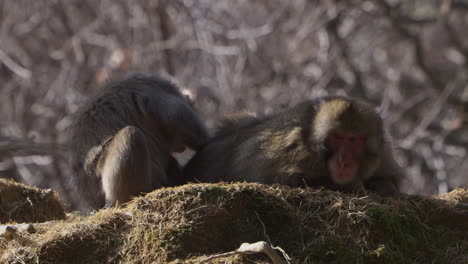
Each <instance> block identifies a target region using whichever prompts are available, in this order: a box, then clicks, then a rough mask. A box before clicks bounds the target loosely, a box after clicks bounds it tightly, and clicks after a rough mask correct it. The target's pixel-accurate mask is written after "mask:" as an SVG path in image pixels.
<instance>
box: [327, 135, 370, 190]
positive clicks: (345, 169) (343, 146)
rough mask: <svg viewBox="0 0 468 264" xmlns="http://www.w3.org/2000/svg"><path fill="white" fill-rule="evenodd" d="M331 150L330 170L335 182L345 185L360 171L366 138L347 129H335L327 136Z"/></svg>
mask: <svg viewBox="0 0 468 264" xmlns="http://www.w3.org/2000/svg"><path fill="white" fill-rule="evenodd" d="M326 145H327V146H328V149H329V150H330V153H331V155H330V157H329V159H328V162H327V163H328V164H327V165H328V171H329V173H330V176H331V178H332V180H333V182H335V183H337V184H340V185H344V184H348V183H350V182H352V181H353V180H354V179H355V178H356V174H357V173H358V171H359V164H360V161H361V159H362V156H363V153H364V148H365V145H366V138H365V137H364V136H362V135H359V134H357V133H352V132H346V131H333V132H331V133H330V134H329V136H328V137H327V138H326Z"/></svg>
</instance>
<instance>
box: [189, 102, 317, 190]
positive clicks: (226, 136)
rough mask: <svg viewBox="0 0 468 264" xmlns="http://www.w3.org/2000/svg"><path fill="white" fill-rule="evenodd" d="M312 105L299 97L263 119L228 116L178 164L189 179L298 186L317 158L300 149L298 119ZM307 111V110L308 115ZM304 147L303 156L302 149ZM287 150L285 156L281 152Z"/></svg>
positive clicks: (302, 138)
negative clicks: (208, 139) (235, 119)
mask: <svg viewBox="0 0 468 264" xmlns="http://www.w3.org/2000/svg"><path fill="white" fill-rule="evenodd" d="M314 111H316V107H315V106H314V103H312V102H304V103H302V104H299V105H297V106H296V107H293V108H291V109H288V110H286V111H284V112H280V113H277V114H274V115H270V116H266V117H263V118H251V119H250V120H246V119H241V120H239V121H238V123H237V124H238V125H237V126H236V123H235V122H232V121H229V122H228V124H227V126H224V127H221V129H220V130H219V131H218V133H217V135H216V136H215V137H214V138H213V139H212V140H211V142H209V143H208V144H207V145H206V146H205V147H204V148H203V149H202V150H200V151H199V152H198V153H197V154H196V155H195V156H194V157H193V158H192V160H191V161H190V162H189V163H188V164H187V166H186V167H185V169H184V173H185V174H186V177H187V178H188V179H189V180H191V181H195V182H196V181H200V182H217V181H220V180H222V181H226V182H231V181H247V182H262V183H281V184H287V185H293V186H298V185H303V184H304V179H303V178H304V177H308V175H307V174H310V173H314V172H313V171H308V170H307V169H308V167H309V164H311V162H312V163H315V161H314V160H317V159H320V157H314V156H313V155H310V153H309V152H308V150H306V148H307V146H306V141H307V140H308V133H309V131H307V129H305V128H304V126H303V124H304V122H309V120H305V118H306V116H309V115H308V114H304V113H305V112H310V113H313V112H314ZM311 115H312V114H311ZM305 152H307V155H304V153H305ZM285 154H287V155H285Z"/></svg>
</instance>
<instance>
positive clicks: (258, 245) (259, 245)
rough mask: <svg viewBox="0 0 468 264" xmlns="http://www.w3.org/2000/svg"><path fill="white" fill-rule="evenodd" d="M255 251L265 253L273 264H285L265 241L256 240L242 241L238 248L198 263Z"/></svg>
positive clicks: (254, 252) (255, 252)
mask: <svg viewBox="0 0 468 264" xmlns="http://www.w3.org/2000/svg"><path fill="white" fill-rule="evenodd" d="M257 253H264V254H267V255H268V257H269V258H270V259H271V260H272V261H273V264H285V262H284V260H283V259H282V258H281V257H280V256H278V254H276V252H275V250H274V249H273V248H272V247H271V246H270V245H269V244H268V243H267V242H265V241H258V242H255V243H243V244H242V245H241V246H240V247H239V248H238V249H236V250H234V251H231V252H226V253H221V254H216V255H211V256H209V257H207V258H206V259H204V260H202V261H201V262H200V263H207V262H208V261H210V260H213V259H216V258H221V257H227V256H231V255H236V254H240V255H250V254H257Z"/></svg>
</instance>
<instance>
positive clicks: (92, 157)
mask: <svg viewBox="0 0 468 264" xmlns="http://www.w3.org/2000/svg"><path fill="white" fill-rule="evenodd" d="M207 140H208V134H207V132H206V130H205V127H204V126H203V124H202V122H201V121H200V120H199V119H198V116H197V114H196V113H195V111H194V110H193V108H192V106H191V104H190V102H188V101H187V100H186V98H184V96H183V95H182V94H181V93H180V92H179V91H178V89H177V88H176V87H175V86H174V85H172V84H171V83H169V82H167V81H165V80H163V79H160V78H158V77H153V76H149V75H146V74H133V75H131V76H129V77H128V78H126V79H124V80H121V81H118V82H115V83H111V84H109V85H108V86H107V87H105V88H103V89H102V91H101V92H100V93H99V94H98V95H96V96H95V97H93V98H92V99H91V100H90V101H89V102H88V103H87V104H86V105H84V106H83V107H82V108H81V109H80V111H78V113H77V114H76V115H75V118H74V121H73V124H72V126H71V146H72V152H73V153H72V168H73V172H74V177H73V179H74V185H75V186H77V188H79V193H80V194H81V195H82V198H83V202H84V204H85V205H84V208H82V209H84V210H86V209H87V208H93V209H97V208H100V207H102V206H104V204H106V205H108V206H112V205H115V204H122V203H125V202H127V201H128V200H129V199H130V197H132V196H135V195H138V194H140V193H141V192H148V191H151V190H154V189H156V188H159V187H162V186H174V185H178V184H182V183H184V182H185V180H184V178H183V176H182V173H181V169H180V167H179V165H178V163H177V161H176V160H175V159H174V158H173V157H172V156H171V155H170V153H171V152H179V151H183V150H184V148H185V147H190V148H192V149H195V150H198V149H200V148H201V147H202V146H203V145H204V144H205V143H206V142H207Z"/></svg>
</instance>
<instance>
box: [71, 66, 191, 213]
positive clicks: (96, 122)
mask: <svg viewBox="0 0 468 264" xmlns="http://www.w3.org/2000/svg"><path fill="white" fill-rule="evenodd" d="M174 96H176V97H182V95H181V94H180V92H179V91H178V89H177V88H176V87H175V86H173V85H172V84H171V83H169V82H167V81H165V80H163V79H159V78H157V77H152V76H149V75H145V74H134V75H132V76H129V77H128V78H126V79H124V80H121V81H117V82H111V83H109V84H108V85H107V86H106V87H103V88H102V89H101V90H100V91H99V92H98V93H97V94H96V95H95V96H94V97H92V98H91V99H90V100H89V101H88V102H87V103H86V104H84V105H83V107H81V108H80V109H79V110H78V111H77V113H76V114H75V115H74V117H73V120H72V125H71V127H70V134H71V135H70V136H71V137H70V146H71V150H72V152H71V165H72V170H73V173H74V179H75V182H74V184H76V185H77V187H78V189H80V193H82V194H83V195H85V196H89V197H85V199H87V200H89V202H90V203H91V206H92V207H95V208H97V207H100V206H101V204H102V201H101V200H102V199H101V197H98V198H96V194H99V193H101V187H100V186H101V184H100V180H99V178H98V177H96V175H92V174H93V172H94V171H95V168H94V167H92V168H91V169H90V170H86V167H88V166H96V163H97V161H96V160H92V159H93V157H96V159H97V157H99V155H100V151H102V150H101V149H100V147H102V146H103V144H104V142H106V141H108V140H109V139H111V138H112V137H113V136H114V135H115V134H116V133H117V132H118V131H120V130H121V129H123V128H124V127H126V126H134V127H136V128H138V129H139V130H140V131H141V132H143V133H144V134H145V135H146V138H147V139H148V140H149V141H150V142H148V144H150V145H153V146H157V147H150V148H149V149H150V150H152V151H153V152H154V151H156V152H158V153H152V156H157V157H158V158H159V159H163V158H164V157H162V155H163V154H167V155H166V156H168V147H167V146H166V144H165V143H164V140H161V139H160V138H159V137H160V136H161V135H160V134H158V131H157V130H156V129H154V128H153V127H150V126H149V125H148V122H147V120H144V119H145V117H146V116H148V114H149V113H148V111H147V110H148V107H149V105H155V104H164V103H166V102H165V101H167V100H166V99H167V98H168V97H174ZM89 163H92V164H89ZM98 196H99V195H98ZM96 199H98V201H96ZM93 200H95V201H93Z"/></svg>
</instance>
